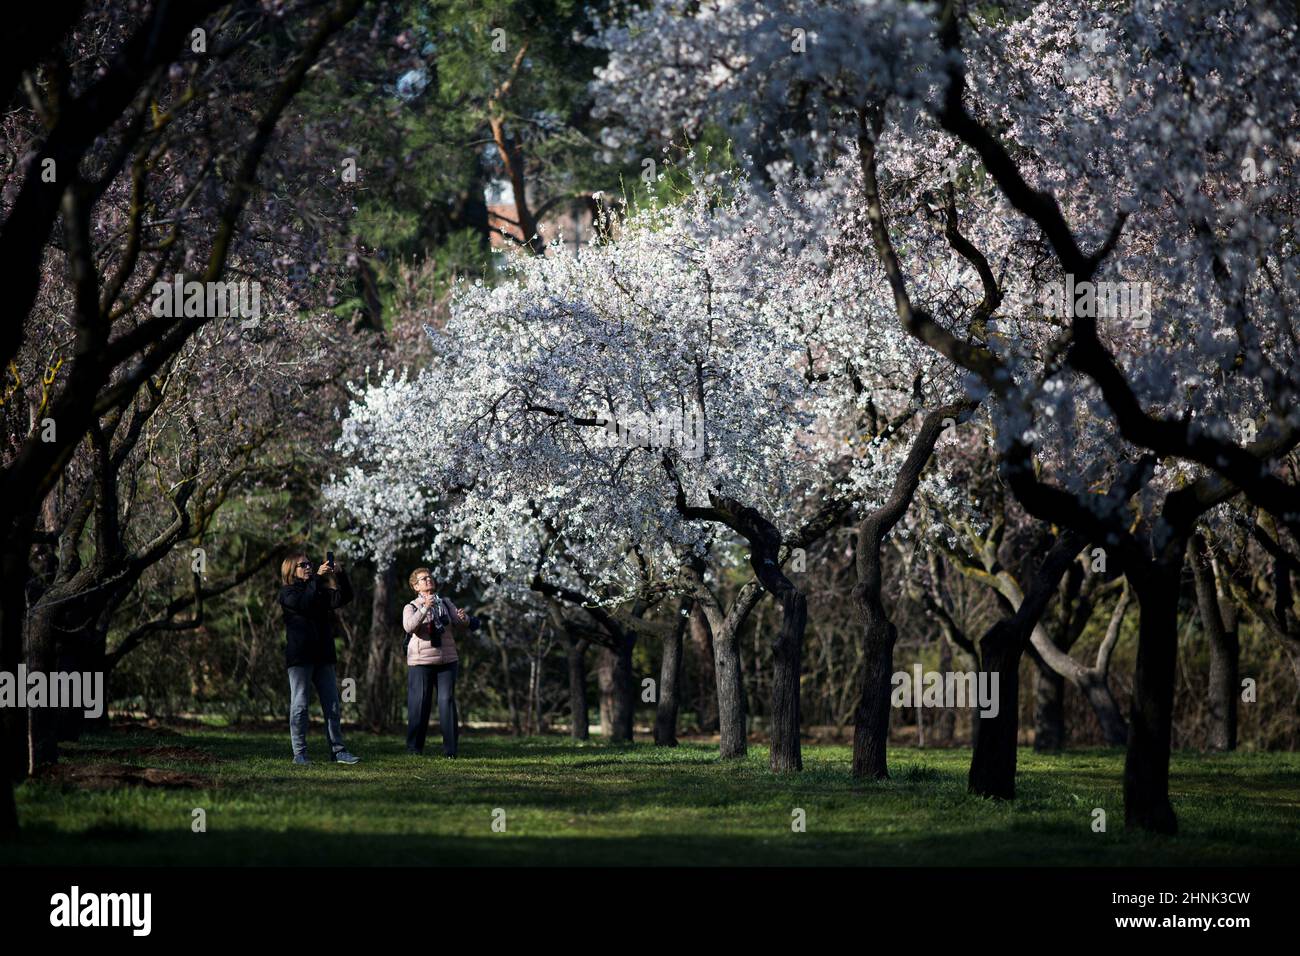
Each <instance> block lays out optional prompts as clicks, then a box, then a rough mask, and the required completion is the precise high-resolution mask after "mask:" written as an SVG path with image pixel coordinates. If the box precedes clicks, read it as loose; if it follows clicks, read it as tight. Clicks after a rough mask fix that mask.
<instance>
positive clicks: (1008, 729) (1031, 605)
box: [967, 531, 1085, 800]
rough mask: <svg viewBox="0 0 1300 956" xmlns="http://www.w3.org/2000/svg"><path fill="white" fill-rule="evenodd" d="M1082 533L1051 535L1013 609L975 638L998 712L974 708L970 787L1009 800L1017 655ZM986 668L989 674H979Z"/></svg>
mask: <svg viewBox="0 0 1300 956" xmlns="http://www.w3.org/2000/svg"><path fill="white" fill-rule="evenodd" d="M1084 541H1085V538H1084V537H1083V535H1081V534H1080V533H1079V532H1077V531H1067V532H1065V533H1064V534H1062V535H1061V536H1060V537H1059V538H1057V539H1056V543H1055V544H1053V545H1052V547H1051V549H1050V550H1049V551H1048V552H1047V555H1046V556H1045V557H1044V558H1043V560H1042V562H1041V563H1040V564H1039V566H1038V570H1037V571H1036V572H1035V574H1034V577H1033V581H1032V584H1031V586H1030V588H1029V591H1028V593H1027V594H1026V595H1025V597H1024V599H1023V600H1022V601H1021V602H1020V606H1019V607H1018V608H1016V612H1015V613H1014V614H1013V615H1011V616H1010V617H1006V618H1003V619H1002V620H1000V621H998V622H997V623H996V624H994V625H993V626H992V627H991V628H989V631H988V633H987V634H985V635H984V638H983V639H982V640H981V641H980V644H979V650H980V677H981V678H982V679H984V680H986V681H987V686H988V688H989V691H990V693H991V694H992V693H993V689H994V684H993V680H994V678H995V675H996V679H997V685H996V693H995V694H993V700H994V701H995V702H996V707H997V712H996V713H995V714H990V715H988V716H985V715H984V714H983V713H982V712H980V711H977V712H976V713H975V714H974V738H975V749H974V753H973V754H972V755H971V764H970V775H969V777H968V778H967V786H968V788H969V790H970V792H971V793H974V794H978V795H980V796H984V797H998V798H1001V799H1004V800H1012V799H1014V798H1015V795H1016V745H1017V743H1018V740H1017V734H1018V731H1019V727H1020V658H1021V656H1022V655H1023V654H1024V652H1025V649H1026V648H1028V647H1029V645H1030V639H1031V635H1032V634H1033V633H1034V631H1035V630H1036V629H1037V628H1038V624H1039V621H1040V620H1042V617H1043V612H1044V611H1046V610H1047V604H1048V602H1049V601H1050V600H1051V598H1052V595H1053V594H1054V593H1055V592H1056V588H1057V585H1058V584H1059V583H1060V581H1061V576H1062V575H1063V574H1065V572H1066V570H1067V569H1068V568H1069V566H1070V563H1071V562H1072V561H1073V560H1074V559H1075V556H1077V555H1078V553H1079V551H1080V550H1082V548H1083V545H1084ZM985 674H987V675H988V677H984V675H985Z"/></svg>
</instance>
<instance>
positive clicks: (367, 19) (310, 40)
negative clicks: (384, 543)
mask: <svg viewBox="0 0 1300 956" xmlns="http://www.w3.org/2000/svg"><path fill="white" fill-rule="evenodd" d="M14 20H15V23H14V24H11V26H12V27H13V28H12V29H9V30H6V32H5V35H4V38H3V50H0V61H2V62H3V64H4V66H3V67H2V68H0V99H2V100H3V102H4V104H5V110H4V112H3V116H2V117H0V143H2V144H3V147H4V148H3V150H0V177H2V178H0V217H2V219H0V257H2V258H3V261H4V262H5V274H6V285H7V290H8V294H9V300H8V301H9V304H10V306H11V308H10V309H9V311H8V315H9V319H8V320H7V321H6V322H5V323H4V326H3V330H0V369H2V370H3V375H4V379H3V386H2V388H0V425H2V426H3V436H4V438H3V440H4V452H3V468H2V469H0V530H2V533H0V541H2V542H3V544H0V548H2V549H3V556H2V557H0V562H2V569H0V670H3V671H6V672H9V673H14V672H15V671H16V669H17V665H18V664H19V663H20V662H25V663H26V664H27V665H28V666H29V667H30V668H31V669H33V670H41V671H53V670H56V669H69V668H77V669H82V670H102V671H105V672H106V673H107V675H108V686H109V688H110V695H111V694H112V693H113V688H114V687H119V688H120V690H121V691H122V692H123V693H132V692H134V691H136V690H138V689H139V687H140V686H141V684H142V676H147V675H150V674H154V673H156V672H157V671H158V665H160V664H161V663H162V662H163V660H164V659H165V658H167V657H168V656H169V655H168V653H167V652H168V651H170V650H172V649H174V648H176V647H178V646H181V647H184V646H186V644H187V643H188V646H189V649H190V650H193V649H194V647H196V646H206V647H207V648H208V650H209V652H210V653H211V654H212V658H211V659H209V660H208V661H206V662H200V663H208V664H212V663H214V662H217V661H220V660H221V659H222V658H223V657H224V656H227V652H228V651H229V652H233V649H239V648H242V649H241V650H239V654H241V655H242V658H241V662H240V664H239V666H238V667H236V669H235V672H236V673H244V674H246V675H252V674H255V673H257V671H258V667H257V666H255V661H254V660H252V659H251V656H250V655H251V654H253V653H254V651H255V648H256V647H257V646H258V645H257V642H256V640H254V638H253V637H252V635H259V634H262V633H263V631H264V630H265V628H266V627H267V626H271V627H274V625H275V624H276V623H278V621H277V620H276V618H277V617H278V615H276V614H275V609H274V608H273V607H270V606H268V605H267V603H266V600H265V593H264V592H266V591H267V590H268V589H271V588H272V587H273V582H272V577H273V569H272V565H274V564H275V563H276V562H277V560H278V558H279V557H280V556H281V554H282V552H283V550H284V548H285V547H286V545H287V544H288V543H289V542H290V541H293V540H295V539H306V540H310V539H313V538H316V537H317V536H318V535H320V534H321V533H322V532H323V530H324V529H325V528H327V527H328V523H327V521H326V518H325V515H324V513H323V510H322V508H321V503H320V500H319V498H320V483H321V478H322V475H324V474H327V473H328V471H329V468H330V462H331V460H332V453H331V451H330V446H331V444H332V443H333V441H334V440H335V439H336V437H337V434H338V425H337V420H336V418H335V415H334V413H335V410H336V409H337V408H338V407H339V405H340V404H342V403H343V402H345V401H346V398H347V392H346V390H345V387H344V383H345V382H347V381H352V380H357V379H364V377H365V376H366V375H367V370H368V369H372V368H375V367H377V366H378V365H379V364H380V363H382V362H383V361H385V359H388V360H389V361H390V362H392V361H394V360H396V361H409V360H410V359H411V357H412V356H413V355H414V354H415V352H416V349H413V346H416V347H418V338H417V337H416V336H413V335H411V334H410V333H409V327H410V321H412V320H410V319H409V318H408V320H407V323H406V324H405V325H403V324H402V323H394V321H393V314H394V313H395V312H401V313H402V314H404V315H405V314H409V313H413V312H415V311H416V310H417V309H421V308H426V309H429V308H431V309H433V310H434V311H436V305H435V300H436V298H437V296H438V294H439V290H440V289H441V288H443V287H444V286H445V285H446V283H447V281H448V280H449V279H450V278H451V277H452V276H456V275H466V274H481V273H484V271H485V270H490V268H491V256H490V254H489V248H490V241H491V238H492V236H493V234H494V233H500V232H502V231H503V224H501V223H496V222H494V221H490V220H489V218H488V216H487V207H486V205H485V197H484V184H485V183H487V182H489V181H492V180H496V179H503V178H504V179H508V180H509V181H510V182H512V183H513V184H515V186H516V188H517V189H518V190H519V192H520V193H521V194H527V195H528V196H529V197H533V196H538V197H541V198H538V199H537V200H536V203H537V205H536V206H535V207H532V208H526V209H523V210H521V215H523V216H525V217H526V221H525V222H524V223H523V224H522V227H520V226H516V228H515V229H514V230H513V231H512V232H511V234H512V235H520V234H522V235H532V234H533V233H534V232H535V231H536V225H537V223H538V222H539V221H540V220H541V219H542V217H544V216H548V215H554V212H555V211H556V210H560V209H562V210H564V211H568V207H567V206H565V205H564V204H565V203H570V202H572V203H578V204H581V203H584V202H587V201H588V200H589V196H587V195H585V194H583V193H582V192H581V189H583V188H587V189H600V188H606V189H612V188H617V184H618V182H619V179H620V176H621V174H622V172H623V169H622V167H621V166H619V165H618V164H616V163H610V162H608V161H607V160H606V159H604V158H601V157H599V156H598V155H597V153H598V151H597V149H596V148H595V143H594V140H592V139H591V133H592V132H593V131H594V130H596V129H597V125H596V123H595V121H594V120H593V119H592V118H591V116H590V107H589V105H587V103H588V99H587V94H586V93H585V85H586V82H587V80H588V79H589V77H590V74H591V70H592V68H593V65H595V64H596V63H597V62H600V61H603V55H602V54H601V53H599V51H596V50H592V49H588V48H585V47H583V46H581V45H580V42H579V41H578V40H576V39H575V38H574V31H575V30H577V29H578V27H579V26H580V24H581V22H582V18H581V15H580V12H579V10H578V8H577V7H576V6H575V5H574V4H571V3H567V2H563V0H561V2H557V3H523V2H504V0H503V2H495V3H488V4H483V3H464V2H461V0H446V2H418V0H409V2H401V3H372V2H366V0H296V2H293V0H291V2H261V0H200V2H194V3H190V2H186V3H168V2H136V0H130V2H120V3H109V4H103V3H99V4H90V3H84V2H76V0H70V2H65V0H56V2H52V3H49V4H41V5H37V6H36V7H34V8H32V9H31V10H29V11H24V12H23V14H22V16H21V17H15V18H14ZM543 118H545V122H542V119H543ZM592 170H594V171H592ZM520 228H522V229H523V230H524V231H523V232H522V233H521V232H520ZM507 231H509V230H507ZM525 245H527V244H525ZM186 280H188V281H200V282H209V283H216V282H227V281H240V282H254V283H257V285H258V287H259V289H260V295H259V297H258V301H259V302H260V314H258V315H256V316H253V317H251V318H250V317H242V319H241V318H240V317H231V316H229V315H217V314H213V313H212V312H210V311H207V310H203V309H199V310H198V311H199V312H200V313H201V314H182V313H181V312H179V311H178V312H175V313H171V312H170V311H168V310H156V309H154V308H153V305H154V301H153V300H154V299H156V297H157V295H156V290H155V287H156V285H157V283H159V282H161V283H163V284H165V285H167V286H170V285H172V283H173V282H174V281H182V282H183V281H186ZM399 306H401V308H400V309H399V308H398V307H399ZM415 329H416V331H417V332H418V322H416V324H415ZM322 550H323V549H322ZM380 570H381V571H385V570H386V569H380ZM254 613H256V615H257V618H256V620H254V619H253V615H254ZM214 628H218V629H219V631H220V633H218V634H217V637H216V640H217V642H218V643H219V644H220V645H221V646H220V649H217V648H213V647H212V646H211V642H210V641H209V640H208V638H209V636H210V635H212V634H213V630H214ZM276 657H278V649H274V650H272V651H271V652H269V653H268V654H266V655H264V656H263V658H262V660H263V662H265V661H266V660H267V659H268V658H271V659H274V658H276ZM119 676H120V677H121V678H122V679H121V680H120V681H119V680H118V679H117V678H118V677H119ZM280 676H281V677H282V675H280ZM144 683H147V681H145V682H144ZM277 683H278V682H277ZM279 691H280V688H279V687H278V686H277V687H275V689H274V691H270V690H268V689H267V688H265V687H261V688H260V689H259V696H264V697H266V699H268V700H270V699H272V695H273V694H278V692H279ZM53 714H54V712H52V711H43V710H41V709H33V710H30V711H28V710H26V709H21V708H6V709H5V710H3V711H2V712H0V737H2V739H3V748H2V753H0V756H2V757H3V765H4V767H5V768H6V769H7V772H6V774H5V775H4V776H5V780H4V783H3V784H2V785H0V832H5V833H10V832H13V830H14V829H15V828H16V825H17V820H16V814H15V810H14V802H13V799H12V787H11V781H21V780H22V779H23V778H24V777H25V776H26V775H28V774H29V773H36V772H39V771H40V770H41V769H42V768H43V767H46V766H48V765H49V764H50V763H52V762H54V761H55V760H56V759H57V755H58V748H57V744H58V740H59V739H60V738H62V739H68V738H69V737H72V736H75V735H76V734H77V733H78V726H77V724H78V722H77V721H75V720H70V719H68V718H67V717H66V716H65V717H63V718H56V717H55V716H53Z"/></svg>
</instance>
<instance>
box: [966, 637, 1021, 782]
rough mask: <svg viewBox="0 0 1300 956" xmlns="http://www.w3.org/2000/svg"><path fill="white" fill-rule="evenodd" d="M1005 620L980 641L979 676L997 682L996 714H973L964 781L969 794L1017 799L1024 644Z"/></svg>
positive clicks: (990, 681) (990, 684) (990, 683)
mask: <svg viewBox="0 0 1300 956" xmlns="http://www.w3.org/2000/svg"><path fill="white" fill-rule="evenodd" d="M1012 622H1013V619H1012V618H1006V619H1004V620H1002V621H999V622H998V623H997V624H995V625H993V628H992V629H991V630H990V631H989V633H988V634H987V635H985V637H984V639H983V640H982V641H980V671H981V672H982V673H981V674H980V677H981V678H983V675H984V673H987V674H989V677H988V681H989V686H990V687H991V686H992V680H993V675H994V674H996V675H997V680H998V712H997V714H996V715H994V716H989V717H985V716H982V715H981V714H980V713H979V712H976V713H975V714H974V720H973V725H972V726H973V732H974V738H975V739H974V742H975V748H974V753H973V754H972V755H971V764H970V775H969V777H968V780H967V784H968V788H969V790H970V792H971V793H974V794H978V795H979V796H983V797H999V798H1001V799H1003V800H1014V799H1015V796H1016V743H1017V739H1016V738H1017V733H1018V731H1019V728H1020V706H1019V704H1020V656H1021V654H1022V653H1023V644H1022V643H1021V641H1020V640H1019V636H1020V635H1019V634H1017V633H1016V630H1017V629H1016V628H1015V626H1014V625H1013V623H1012Z"/></svg>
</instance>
